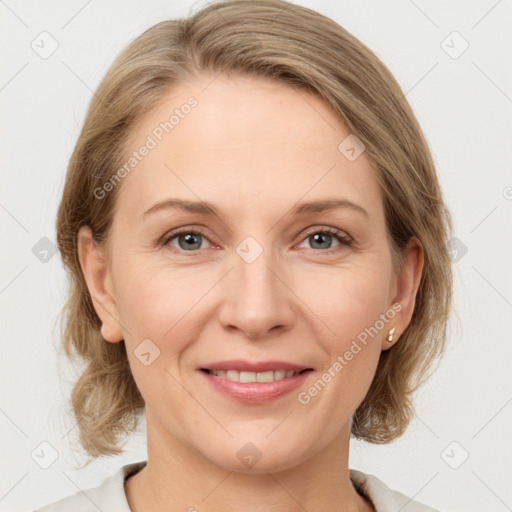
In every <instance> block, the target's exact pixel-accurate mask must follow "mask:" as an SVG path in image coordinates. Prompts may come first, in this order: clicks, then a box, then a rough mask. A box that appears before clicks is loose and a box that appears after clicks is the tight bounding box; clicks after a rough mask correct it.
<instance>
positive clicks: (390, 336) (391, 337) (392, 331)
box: [388, 327, 396, 342]
mask: <svg viewBox="0 0 512 512" xmlns="http://www.w3.org/2000/svg"><path fill="white" fill-rule="evenodd" d="M395 329H396V327H393V329H391V330H390V331H389V336H388V341H389V342H392V341H393V334H395Z"/></svg>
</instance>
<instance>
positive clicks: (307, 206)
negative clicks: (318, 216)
mask: <svg viewBox="0 0 512 512" xmlns="http://www.w3.org/2000/svg"><path fill="white" fill-rule="evenodd" d="M337 208H348V209H351V210H354V211H356V212H359V213H362V214H363V215H365V216H366V217H368V216H369V215H368V212H367V211H366V210H365V209H364V208H363V207H362V206H360V205H358V204H357V203H353V202H352V201H349V200H347V199H339V198H332V199H323V200H320V201H310V202H304V203H299V204H297V205H296V206H294V207H293V208H292V209H291V211H290V213H291V215H305V214H308V213H319V212H325V211H329V210H334V209H337ZM169 209H179V210H183V211H187V212H191V213H199V214H202V215H215V216H220V215H219V211H218V209H217V208H216V207H215V206H213V204H211V203H208V202H206V201H190V200H187V199H165V200H163V201H160V202H158V203H156V204H154V205H153V206H152V207H151V208H149V210H146V211H145V212H144V213H143V214H142V217H144V218H145V217H147V216H148V215H150V214H154V213H157V212H160V211H165V210H169Z"/></svg>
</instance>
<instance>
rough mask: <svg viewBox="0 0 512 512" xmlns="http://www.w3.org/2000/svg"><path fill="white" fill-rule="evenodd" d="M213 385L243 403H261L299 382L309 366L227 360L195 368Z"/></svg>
mask: <svg viewBox="0 0 512 512" xmlns="http://www.w3.org/2000/svg"><path fill="white" fill-rule="evenodd" d="M197 370H198V373H199V374H201V375H203V376H204V377H202V378H203V379H205V381H206V382H208V383H209V384H210V385H211V386H212V387H213V389H215V390H217V391H219V392H220V393H222V394H224V395H227V396H229V397H230V398H231V399H234V400H237V401H239V402H245V403H247V404H262V403H265V402H268V401H270V400H274V399H276V398H279V397H281V396H283V395H285V394H287V393H290V392H291V391H293V390H294V389H296V388H297V387H299V386H301V385H302V384H303V383H304V382H305V381H306V379H307V378H308V376H309V373H310V372H312V371H313V368H311V367H308V366H305V365H301V364H296V363H291V362H288V361H260V362H251V361H246V360H240V359H237V360H231V361H219V362H216V363H209V364H207V365H205V366H202V367H200V368H198V369H197Z"/></svg>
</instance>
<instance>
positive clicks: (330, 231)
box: [161, 226, 354, 256]
mask: <svg viewBox="0 0 512 512" xmlns="http://www.w3.org/2000/svg"><path fill="white" fill-rule="evenodd" d="M182 234H187V235H199V236H202V237H204V238H206V239H207V240H208V241H210V240H209V239H208V237H207V236H206V235H205V233H204V231H203V230H202V229H198V228H195V229H187V228H180V229H178V230H176V231H173V232H171V233H168V234H166V235H165V236H164V238H163V240H162V243H161V245H162V246H164V247H165V246H168V244H169V242H170V241H171V240H173V239H174V238H176V237H177V236H179V235H182ZM315 234H326V235H331V236H333V237H334V238H336V240H338V242H340V245H339V246H337V247H335V248H333V249H324V250H322V249H318V250H315V249H311V250H312V251H315V252H320V253H323V254H334V253H336V252H337V251H338V250H340V248H341V246H345V247H352V246H353V245H354V241H353V240H352V239H351V238H350V237H349V236H348V235H346V234H345V233H344V231H340V230H338V229H336V228H331V227H327V226H326V227H322V228H315V229H313V230H311V231H309V232H307V233H306V234H305V235H304V238H302V240H301V242H303V241H304V240H306V239H307V238H308V237H310V236H311V235H315ZM168 247H170V248H171V250H174V251H177V252H180V253H187V252H188V253H190V256H193V255H197V254H198V252H199V249H196V250H193V251H185V250H183V249H177V248H176V247H171V246H168Z"/></svg>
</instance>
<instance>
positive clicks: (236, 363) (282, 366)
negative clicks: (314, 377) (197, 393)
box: [199, 359, 312, 373]
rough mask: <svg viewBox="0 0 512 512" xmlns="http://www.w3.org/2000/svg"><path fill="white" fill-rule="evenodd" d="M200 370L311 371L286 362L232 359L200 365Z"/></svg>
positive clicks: (308, 367)
mask: <svg viewBox="0 0 512 512" xmlns="http://www.w3.org/2000/svg"><path fill="white" fill-rule="evenodd" d="M199 369H200V370H214V371H218V370H225V371H227V370H238V371H239V372H255V373H258V372H268V371H272V370H293V371H294V372H299V371H302V370H312V368H311V367H310V366H306V365H302V364H295V363H290V362H286V361H259V362H256V361H246V360H243V359H233V360H230V361H218V362H215V363H208V364H205V365H202V366H201V367H200V368H199Z"/></svg>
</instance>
